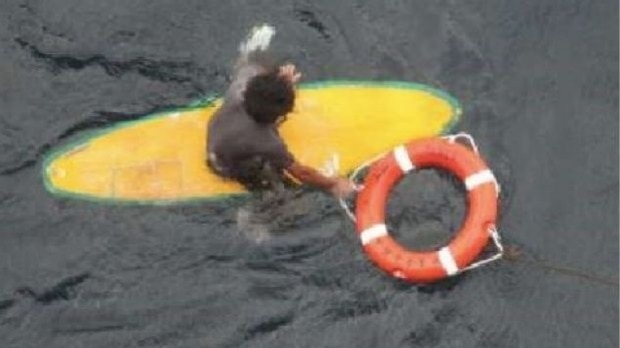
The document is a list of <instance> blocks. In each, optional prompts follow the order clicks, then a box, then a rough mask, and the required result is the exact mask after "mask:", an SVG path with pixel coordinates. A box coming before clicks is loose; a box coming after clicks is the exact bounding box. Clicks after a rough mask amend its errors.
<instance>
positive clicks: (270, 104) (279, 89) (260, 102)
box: [243, 69, 295, 124]
mask: <svg viewBox="0 0 620 348" xmlns="http://www.w3.org/2000/svg"><path fill="white" fill-rule="evenodd" d="M243 99H244V103H243V105H244V107H245V111H246V112H247V113H248V114H249V115H250V116H251V117H252V118H253V119H254V120H255V121H256V122H258V123H261V124H270V123H274V122H276V120H277V119H278V118H279V117H280V116H284V115H286V114H288V113H289V112H291V110H293V106H294V104H295V90H294V88H293V85H292V84H291V82H290V81H288V80H287V79H286V78H285V77H282V76H280V75H279V72H278V70H275V69H274V70H272V71H269V72H268V73H265V74H261V75H257V76H254V77H253V78H252V79H250V81H249V82H248V85H247V86H246V89H245V92H244V93H243Z"/></svg>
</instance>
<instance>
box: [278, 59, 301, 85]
mask: <svg viewBox="0 0 620 348" xmlns="http://www.w3.org/2000/svg"><path fill="white" fill-rule="evenodd" d="M280 76H282V77H284V78H285V79H287V80H288V81H290V82H291V84H293V85H294V84H296V83H297V82H298V81H299V79H301V73H300V72H298V71H297V70H296V68H295V65H293V64H290V63H289V64H285V65H282V66H281V67H280Z"/></svg>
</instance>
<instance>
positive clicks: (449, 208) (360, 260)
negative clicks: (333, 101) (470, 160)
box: [0, 0, 619, 348]
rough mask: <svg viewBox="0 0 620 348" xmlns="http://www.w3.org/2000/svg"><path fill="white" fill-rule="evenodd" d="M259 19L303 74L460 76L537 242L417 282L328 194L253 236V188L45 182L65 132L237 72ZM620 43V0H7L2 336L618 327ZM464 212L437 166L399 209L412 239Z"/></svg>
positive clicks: (398, 334) (513, 219)
mask: <svg viewBox="0 0 620 348" xmlns="http://www.w3.org/2000/svg"><path fill="white" fill-rule="evenodd" d="M260 22H268V23H271V24H273V25H274V26H275V27H276V29H277V30H278V34H277V35H276V38H275V42H274V45H273V46H274V47H273V48H274V51H275V52H277V53H278V54H279V55H280V56H281V57H283V58H285V59H288V60H290V61H292V62H295V63H296V64H297V65H298V66H299V68H300V69H301V70H302V71H303V72H304V79H305V80H306V81H314V80H325V79H368V80H386V79H389V80H403V81H413V82H419V83H424V84H428V85H431V86H434V87H437V88H440V89H442V90H445V91H446V92H448V93H450V94H452V95H453V96H455V97H456V98H457V99H458V100H459V101H460V102H461V103H462V105H463V108H464V112H463V116H462V120H461V122H460V124H458V125H457V128H456V130H459V131H460V130H462V131H467V132H469V133H471V134H473V135H474V136H475V137H476V139H477V141H478V145H479V146H480V148H481V149H482V152H483V154H484V156H485V157H486V158H487V160H488V162H489V164H490V166H491V167H492V168H493V169H494V171H495V173H496V175H497V177H498V179H499V180H500V182H501V184H502V186H503V193H502V197H501V219H500V224H499V227H500V230H501V233H502V236H503V237H504V240H505V243H506V244H508V245H509V246H511V249H518V250H519V251H520V255H519V256H518V257H516V258H511V259H509V260H502V261H499V262H497V263H494V264H492V265H490V266H488V267H485V268H482V269H479V270H476V271H473V272H470V273H467V274H464V275H462V276H458V277H456V278H453V279H450V280H448V281H443V282H440V283H438V284H435V285H431V286H415V285H408V284H404V283H401V282H398V281H396V280H394V279H392V278H390V277H388V276H386V275H384V274H383V273H382V272H380V271H379V270H378V269H376V268H375V267H374V266H373V265H372V264H371V263H370V262H369V261H368V260H367V259H366V257H365V255H364V254H363V252H362V250H361V247H360V244H359V241H358V240H357V238H356V237H355V231H354V226H353V224H352V223H351V222H350V221H349V220H348V219H347V217H346V216H345V215H344V214H343V212H342V211H341V210H340V208H339V207H338V204H337V203H336V202H335V201H334V199H333V198H331V197H329V196H328V195H325V194H323V193H321V192H316V191H312V190H305V191H301V192H298V193H296V194H294V195H291V197H290V198H289V201H288V202H287V204H286V205H283V206H276V207H272V208H271V209H270V210H269V211H267V214H271V218H270V219H269V220H270V221H269V230H270V231H271V233H270V234H269V236H268V237H269V238H266V239H264V240H262V241H261V242H256V241H254V240H253V239H252V238H250V237H248V235H249V234H248V231H246V230H244V225H243V224H241V225H239V224H238V220H239V219H238V215H239V213H238V212H239V211H240V210H242V209H243V208H244V207H245V206H246V205H248V204H249V205H251V204H253V200H255V198H253V197H248V198H247V199H246V200H241V201H239V202H232V203H231V202H228V203H225V202H221V203H217V202H216V203H201V204H192V205H181V206H169V207H161V206H155V207H151V206H113V205H104V204H94V203H88V202H83V201H75V200H65V199H60V198H55V197H52V196H50V195H49V194H48V193H47V192H46V191H45V189H44V187H43V185H42V181H41V176H40V170H41V164H42V159H43V156H44V155H45V154H46V153H47V152H48V151H49V150H50V149H51V148H54V147H56V146H58V145H61V144H64V143H66V142H67V141H70V140H71V139H72V138H73V137H75V136H79V135H80V134H81V133H82V132H84V131H86V130H88V129H93V128H98V127H105V126H107V125H110V124H112V123H114V122H118V121H121V120H127V119H136V118H139V117H140V116H141V115H144V114H146V113H149V112H152V111H155V110H161V109H164V108H166V107H170V106H178V105H184V104H186V103H188V102H190V101H192V100H194V99H196V98H198V97H201V96H204V95H207V94H210V93H213V92H221V91H222V90H223V89H224V88H225V87H226V85H227V82H228V81H229V77H230V76H229V72H230V66H231V64H232V60H233V59H234V57H235V55H236V50H237V45H238V43H239V41H240V40H241V39H242V38H243V37H244V36H245V34H246V32H247V30H248V29H249V28H250V27H251V26H252V25H254V24H256V23H260ZM618 62H619V61H618V2H617V1H604V0H600V1H581V0H555V1H552V0H518V1H517V0H511V1H500V0H485V1H474V0H471V1H405V0H401V1H397V0H394V1H205V0H185V1H174V0H142V1H138V0H108V1H100V0H22V1H18V0H3V1H0V112H1V117H0V347H2V348H4V347H50V348H52V347H59V348H67V347H93V348H94V347H105V348H108V347H356V348H358V347H373V348H374V347H618V343H619V342H618V243H619V237H618V235H619V232H618V231H619V227H618ZM464 209H465V203H464V201H463V196H462V191H461V190H460V188H459V187H458V185H457V184H456V183H454V181H453V180H451V178H450V177H449V176H446V175H442V174H439V173H437V172H433V171H427V172H423V173H420V174H415V175H412V176H410V177H408V178H406V179H405V180H404V182H403V183H401V184H400V185H398V187H397V189H396V192H395V194H394V196H393V198H392V199H391V201H390V204H389V211H390V214H389V216H390V219H389V223H390V224H391V226H393V227H394V228H395V229H396V230H397V236H398V238H400V239H401V240H403V241H404V242H405V243H407V244H411V243H413V244H415V239H416V238H418V239H421V238H422V237H420V236H423V235H429V234H430V235H432V234H433V233H435V234H438V233H439V234H441V233H440V232H441V231H453V230H455V229H456V228H457V227H458V225H459V224H460V219H461V217H462V216H463V212H464ZM240 226H241V227H240ZM429 231H430V232H429ZM443 233H444V237H445V234H447V232H443ZM416 236H417V237H416ZM427 237H428V236H427Z"/></svg>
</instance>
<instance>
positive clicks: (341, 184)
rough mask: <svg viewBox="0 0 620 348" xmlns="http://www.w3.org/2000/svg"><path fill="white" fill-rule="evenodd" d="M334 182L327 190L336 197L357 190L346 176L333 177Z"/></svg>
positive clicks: (342, 196)
mask: <svg viewBox="0 0 620 348" xmlns="http://www.w3.org/2000/svg"><path fill="white" fill-rule="evenodd" d="M334 180H335V181H334V183H333V184H332V186H331V187H330V188H329V192H331V194H333V195H334V196H336V198H345V197H347V196H349V195H351V194H352V193H353V192H355V191H357V187H356V186H355V184H354V183H353V182H352V181H351V180H349V179H347V178H334Z"/></svg>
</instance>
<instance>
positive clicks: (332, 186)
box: [286, 162, 357, 198]
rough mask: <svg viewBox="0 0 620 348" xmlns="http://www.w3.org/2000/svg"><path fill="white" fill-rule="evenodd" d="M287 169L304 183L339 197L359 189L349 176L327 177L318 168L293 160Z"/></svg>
mask: <svg viewBox="0 0 620 348" xmlns="http://www.w3.org/2000/svg"><path fill="white" fill-rule="evenodd" d="M286 170H287V172H288V173H289V174H290V175H292V176H293V177H294V178H296V179H297V180H299V181H301V182H302V183H305V184H309V185H312V186H316V187H320V188H322V189H323V190H325V191H328V192H330V193H331V194H333V195H334V196H336V197H338V198H344V197H346V196H348V195H350V194H351V193H353V192H354V191H356V189H357V187H356V186H355V184H354V183H353V182H352V181H351V180H349V179H347V178H343V177H336V178H332V177H327V176H325V175H323V174H321V173H320V172H319V171H318V170H316V169H314V168H312V167H308V166H305V165H303V164H301V163H298V162H293V164H291V165H290V166H289V167H288V168H287V169H286Z"/></svg>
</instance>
